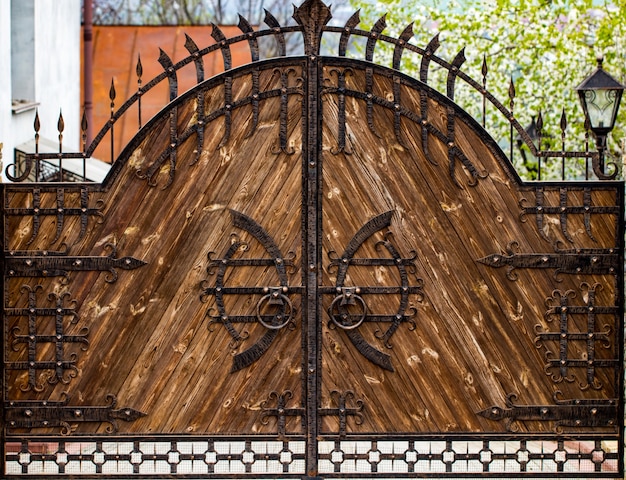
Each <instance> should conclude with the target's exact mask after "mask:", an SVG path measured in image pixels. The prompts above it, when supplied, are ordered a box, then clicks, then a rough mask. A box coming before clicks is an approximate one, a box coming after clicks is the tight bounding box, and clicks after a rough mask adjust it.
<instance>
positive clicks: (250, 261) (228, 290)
mask: <svg viewBox="0 0 626 480" xmlns="http://www.w3.org/2000/svg"><path fill="white" fill-rule="evenodd" d="M230 212H231V217H232V221H233V225H234V226H235V227H237V228H240V229H242V230H245V231H246V232H248V233H249V234H250V235H252V236H253V237H254V238H255V239H256V240H257V241H258V242H259V243H260V244H261V245H262V246H263V247H264V248H265V250H266V251H267V253H268V254H269V255H270V258H234V257H235V254H236V253H237V252H240V251H246V250H247V249H248V245H247V244H246V243H244V242H242V241H240V240H239V237H238V236H237V235H236V234H233V243H232V244H231V245H230V247H229V248H228V250H227V251H226V253H225V254H224V256H223V257H222V258H219V259H214V258H211V257H212V255H213V252H209V254H208V258H209V265H208V267H207V273H208V274H209V275H215V286H214V287H209V286H207V282H208V281H207V280H204V281H203V282H202V283H201V288H202V290H203V291H202V294H201V296H200V298H201V300H202V301H206V299H207V297H209V296H214V297H215V303H216V305H217V313H218V314H217V315H212V314H211V311H210V310H209V312H207V316H208V317H209V318H210V319H211V322H210V324H209V328H212V326H213V325H214V324H217V323H220V324H222V325H224V327H225V328H226V330H227V331H228V333H229V334H230V336H231V337H232V343H231V346H232V347H233V348H237V347H238V346H239V345H240V343H241V342H242V341H243V340H244V339H245V338H246V336H247V334H246V333H241V332H239V331H238V330H237V329H236V328H235V326H234V324H237V323H254V322H258V323H259V324H261V325H263V327H265V329H266V331H265V333H264V335H263V336H262V338H261V339H260V340H259V341H258V342H257V343H255V344H254V345H253V346H251V347H250V348H248V349H247V350H245V351H243V352H240V353H238V354H237V355H235V357H234V359H233V366H232V370H231V371H232V372H236V371H238V370H241V369H242V368H245V367H247V366H249V365H251V364H252V363H254V362H256V361H257V360H258V359H259V358H261V356H262V355H263V354H264V353H265V352H266V351H267V350H268V349H269V347H270V345H271V343H272V342H273V341H274V339H275V338H276V336H277V335H278V331H279V330H281V329H282V328H284V327H289V328H293V327H295V324H294V309H293V305H292V303H291V300H290V298H289V296H288V295H289V294H292V293H295V292H299V291H300V289H295V290H294V288H293V287H289V284H288V280H287V270H286V269H287V268H288V267H293V259H292V258H285V257H284V256H283V254H282V253H281V251H280V249H279V248H278V246H277V245H276V243H275V242H274V240H273V239H272V238H271V236H270V235H269V234H268V233H267V232H266V231H265V230H264V229H263V227H261V226H260V225H259V224H258V223H256V222H255V221H254V220H252V219H251V218H250V217H248V216H246V215H244V214H243V213H240V212H237V211H235V210H231V211H230ZM243 266H257V267H262V266H274V267H275V268H276V272H277V274H278V278H279V285H274V286H265V287H227V286H226V285H225V281H224V277H225V274H226V269H227V268H237V267H243ZM232 294H235V295H237V294H257V295H262V296H261V298H260V299H259V300H258V302H257V305H256V312H255V314H252V315H240V316H230V315H229V314H228V312H227V311H226V306H225V303H224V295H232Z"/></svg>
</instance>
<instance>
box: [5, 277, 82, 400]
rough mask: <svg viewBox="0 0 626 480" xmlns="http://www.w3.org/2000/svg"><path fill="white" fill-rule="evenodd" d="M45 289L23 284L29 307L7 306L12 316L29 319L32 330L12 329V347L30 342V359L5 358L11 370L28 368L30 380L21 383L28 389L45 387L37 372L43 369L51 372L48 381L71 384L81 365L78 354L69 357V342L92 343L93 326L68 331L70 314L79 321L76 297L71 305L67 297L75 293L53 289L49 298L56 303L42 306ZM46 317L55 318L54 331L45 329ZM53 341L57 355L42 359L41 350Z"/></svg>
mask: <svg viewBox="0 0 626 480" xmlns="http://www.w3.org/2000/svg"><path fill="white" fill-rule="evenodd" d="M41 290H43V287H41V286H40V285H37V286H36V287H35V288H31V287H30V286H28V285H23V286H22V288H21V291H22V292H23V293H27V294H28V306H27V307H26V308H5V309H4V314H5V315H6V316H8V317H25V318H27V319H28V332H27V333H26V334H22V329H21V328H20V327H19V326H14V327H13V328H12V329H11V336H12V337H13V340H12V342H11V347H12V348H13V350H14V351H15V352H19V351H20V350H21V348H22V347H21V346H22V345H26V354H27V359H25V360H23V361H15V362H6V361H5V368H6V369H8V370H24V371H27V372H28V378H27V381H26V382H25V383H23V384H22V385H20V390H22V391H24V392H26V391H29V390H33V391H35V392H41V391H43V389H44V387H43V384H42V383H40V382H39V381H38V380H40V379H38V378H37V372H41V371H44V372H48V373H49V374H48V375H47V381H48V383H50V384H55V383H58V382H61V383H64V384H68V383H69V382H70V381H71V379H72V378H74V377H75V376H76V375H77V374H78V368H76V361H77V356H76V354H75V353H72V354H70V355H69V357H68V356H66V353H65V351H64V347H65V345H66V344H72V343H80V344H82V347H81V348H82V349H83V350H86V349H87V346H88V345H89V341H88V340H87V334H88V333H89V328H87V327H83V328H82V329H81V330H80V333H79V334H77V335H67V333H66V325H65V323H66V322H65V318H66V317H70V318H71V323H77V322H78V314H77V312H76V310H75V308H76V300H70V301H69V305H67V303H68V302H67V300H68V299H70V298H71V294H70V293H68V292H66V293H64V294H62V295H57V294H55V293H50V294H49V295H48V299H49V300H50V301H51V302H52V303H53V306H51V307H48V308H42V307H40V306H39V305H38V302H37V292H39V291H41ZM42 318H52V319H54V320H53V322H54V334H52V335H51V334H48V333H46V334H42V333H41V331H40V330H41V328H42V326H41V319H42ZM49 344H52V345H54V352H55V354H54V359H50V360H41V359H40V358H39V357H38V352H39V350H41V349H42V348H45V346H46V345H49Z"/></svg>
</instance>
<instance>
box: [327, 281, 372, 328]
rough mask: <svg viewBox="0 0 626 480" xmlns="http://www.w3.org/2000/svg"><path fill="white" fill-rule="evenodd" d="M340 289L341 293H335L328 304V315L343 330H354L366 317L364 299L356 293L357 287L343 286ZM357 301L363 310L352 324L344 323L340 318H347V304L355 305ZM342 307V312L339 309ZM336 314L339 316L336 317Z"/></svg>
mask: <svg viewBox="0 0 626 480" xmlns="http://www.w3.org/2000/svg"><path fill="white" fill-rule="evenodd" d="M341 291H342V293H341V295H337V296H336V297H335V298H334V299H333V301H332V303H331V304H330V307H329V308H328V315H329V316H330V318H331V320H332V321H333V323H334V324H335V325H337V326H338V327H339V328H341V329H343V330H354V329H355V328H358V327H360V326H361V324H362V323H363V322H364V321H365V318H366V317H367V304H366V303H365V300H363V297H361V296H360V295H358V293H357V292H358V289H356V288H354V287H350V288H347V287H343V288H342V289H341ZM357 302H358V303H360V304H361V309H362V310H363V311H362V312H361V315H360V316H359V318H358V320H357V321H356V322H354V323H352V324H346V323H345V322H343V321H342V320H345V319H347V318H348V313H347V305H356V303H357ZM342 308H343V310H344V312H342V311H341V310H342ZM335 310H336V311H337V313H335ZM338 316H340V317H341V318H337V317H338Z"/></svg>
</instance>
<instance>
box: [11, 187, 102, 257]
mask: <svg viewBox="0 0 626 480" xmlns="http://www.w3.org/2000/svg"><path fill="white" fill-rule="evenodd" d="M42 190H43V192H42ZM47 191H50V189H49V188H44V189H42V188H38V187H37V188H33V189H32V191H31V196H32V206H31V207H28V208H5V211H4V213H5V215H7V216H29V217H32V222H33V226H32V233H31V237H30V239H29V240H28V242H27V243H26V245H30V244H32V243H33V242H34V241H35V238H37V236H38V235H39V229H40V227H41V221H42V218H43V217H49V216H53V217H55V219H56V233H55V236H54V239H53V240H52V241H51V242H50V243H51V244H52V243H55V242H56V241H57V240H58V239H59V238H60V237H61V234H62V232H63V229H64V227H65V220H66V218H67V217H80V231H79V234H78V238H77V239H76V242H78V241H80V240H82V239H83V238H84V236H85V233H86V232H87V225H88V223H89V219H90V218H91V217H96V218H98V220H101V219H103V218H104V216H103V214H102V209H103V208H104V202H103V201H101V200H98V201H97V202H96V204H95V206H91V207H90V206H89V192H88V190H87V188H85V187H82V188H80V190H79V191H77V190H75V189H74V188H55V189H53V190H52V191H54V192H55V193H56V207H55V208H51V207H45V208H44V207H42V205H41V195H42V193H46V192H47ZM75 194H78V195H79V198H80V206H78V205H76V206H70V205H68V203H67V198H66V195H75Z"/></svg>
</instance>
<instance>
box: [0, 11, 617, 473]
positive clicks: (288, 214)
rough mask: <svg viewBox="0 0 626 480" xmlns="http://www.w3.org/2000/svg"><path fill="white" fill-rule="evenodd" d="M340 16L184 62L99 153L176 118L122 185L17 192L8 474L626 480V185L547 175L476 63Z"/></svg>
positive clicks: (112, 181) (8, 308) (140, 154)
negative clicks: (146, 116) (461, 93)
mask: <svg viewBox="0 0 626 480" xmlns="http://www.w3.org/2000/svg"><path fill="white" fill-rule="evenodd" d="M330 18H331V12H330V9H329V8H328V7H327V6H326V5H325V4H323V3H322V2H321V1H320V0H307V1H306V2H304V4H302V5H301V6H300V7H298V8H296V9H295V11H294V19H295V21H296V23H297V25H294V26H291V27H281V26H280V25H278V23H277V22H276V20H275V19H274V18H273V17H272V16H271V15H269V14H268V17H267V18H266V23H267V24H268V25H269V27H270V28H269V29H265V30H259V31H254V30H253V29H252V28H251V27H250V26H249V24H248V23H247V22H246V21H245V20H243V19H242V21H241V23H240V28H241V30H242V35H241V36H240V37H236V38H233V39H226V38H225V37H224V36H223V34H222V33H221V31H220V30H219V28H218V27H213V34H212V35H213V37H214V39H215V41H216V43H215V44H214V45H212V46H210V47H207V48H204V49H202V50H200V49H199V48H198V47H197V46H196V44H195V43H194V42H193V40H191V39H190V38H189V39H188V41H187V45H186V46H187V49H188V50H189V52H190V56H189V57H187V58H186V59H184V60H182V61H180V62H178V63H176V64H174V62H173V61H172V60H170V58H169V57H168V56H167V54H166V53H164V52H161V57H160V59H159V61H160V63H161V64H162V65H163V68H164V72H163V74H162V75H161V76H160V77H157V79H155V81H154V82H152V83H149V84H147V85H146V87H144V88H145V90H142V87H141V86H140V90H139V92H138V93H137V94H136V95H135V96H133V98H131V100H129V102H127V103H126V104H124V105H123V106H122V108H121V109H120V112H121V113H115V114H114V115H113V116H112V120H111V122H110V123H109V124H108V125H107V126H106V127H105V128H104V129H103V132H102V133H101V135H100V136H99V137H98V139H97V140H98V141H99V140H101V138H102V136H103V135H104V134H105V133H107V132H108V131H109V130H111V129H112V128H113V125H114V124H115V122H116V121H117V119H118V118H119V117H120V116H121V115H122V114H123V113H124V112H125V111H126V110H128V108H129V106H130V105H134V104H135V103H136V102H138V101H139V100H140V98H141V96H142V95H143V94H145V92H147V91H148V90H149V88H151V86H152V85H153V84H156V83H158V82H159V81H161V80H162V81H164V82H165V81H167V82H168V85H169V90H170V102H169V103H168V104H167V105H166V107H165V108H164V109H163V110H162V111H161V113H160V114H159V115H157V116H156V117H155V118H153V119H152V120H150V121H149V122H148V123H147V124H146V125H145V126H143V127H142V128H141V130H140V131H139V133H138V134H137V136H136V137H135V138H134V140H133V141H132V142H131V143H130V144H129V145H128V146H127V147H126V149H125V150H124V151H123V153H122V154H121V155H120V157H119V158H118V159H117V161H116V162H115V163H114V165H113V167H112V171H111V173H110V174H109V176H108V177H107V179H106V180H105V182H104V183H103V185H94V184H89V183H16V184H7V185H4V225H5V226H4V239H5V251H4V277H3V278H4V292H5V300H4V324H5V330H4V348H5V361H4V381H5V389H4V419H5V425H4V427H5V428H4V435H5V437H4V447H5V464H4V467H5V468H6V473H5V474H6V475H7V476H11V477H12V476H19V475H23V474H40V475H44V476H45V475H48V474H49V475H59V474H73V475H77V476H80V475H84V476H103V477H106V476H111V477H113V476H116V475H122V476H128V475H131V474H136V475H142V474H143V475H147V476H149V477H150V478H158V477H168V478H169V477H172V476H176V475H181V476H187V477H197V478H205V477H216V478H219V477H221V478H232V477H251V478H254V477H266V478H270V477H271V478H275V477H281V478H283V477H284V478H294V477H296V478H301V477H302V478H309V477H324V478H334V477H368V478H373V477H387V478H390V477H410V476H425V477H440V476H441V477H455V476H456V477H468V476H483V475H484V476H512V475H518V476H520V477H522V476H529V477H531V476H537V477H538V476H542V477H546V476H553V475H554V476H565V477H572V476H578V477H583V476H593V477H594V478H600V477H604V478H607V477H619V476H621V475H622V472H623V466H622V460H621V459H622V456H623V441H622V428H621V425H622V422H621V418H622V416H623V403H622V391H623V381H622V348H621V345H622V331H623V325H622V309H623V304H622V302H623V300H622V296H621V293H620V292H621V291H622V290H623V281H622V278H623V253H622V252H623V244H622V241H623V240H622V239H623V225H622V223H621V221H620V219H621V218H622V216H623V197H622V191H623V183H621V182H616V181H609V180H607V181H595V182H584V183H583V182H558V183H556V182H552V183H549V182H542V183H532V184H525V183H523V182H521V181H520V179H519V177H518V176H517V174H516V173H515V171H514V169H513V168H512V166H511V164H510V162H509V160H508V159H507V158H506V157H505V155H504V154H503V153H502V151H501V150H500V148H499V147H498V146H497V144H496V143H495V141H494V140H493V139H491V138H490V137H489V136H488V135H487V134H486V133H485V131H484V130H483V129H482V127H480V126H479V125H478V124H477V122H476V121H475V120H474V119H473V118H471V117H470V116H469V115H468V114H467V113H466V112H464V111H463V110H462V109H460V108H459V107H458V106H457V105H456V104H455V103H454V101H453V100H454V91H455V83H456V81H457V79H462V80H463V81H464V82H467V83H468V84H469V85H470V86H472V87H477V88H479V93H481V95H483V96H484V97H485V98H486V99H488V100H490V101H492V100H493V97H491V96H490V95H489V94H487V93H486V92H485V91H484V90H482V89H481V88H482V87H480V85H479V84H478V83H477V82H474V81H473V80H471V79H470V78H469V77H467V75H465V74H464V73H463V72H462V71H461V70H460V66H461V64H462V63H463V60H464V59H463V56H462V54H460V55H459V56H457V58H455V60H454V61H453V62H451V63H448V62H446V61H444V60H442V59H440V58H438V57H436V56H435V55H434V52H435V50H436V48H437V46H438V43H437V41H436V39H434V40H433V41H432V42H431V43H430V44H429V45H428V46H427V47H426V48H425V49H420V48H418V47H414V46H412V45H411V44H409V43H408V40H409V39H410V38H411V36H412V31H411V29H410V27H407V29H405V31H404V33H403V34H402V35H401V36H400V37H399V38H397V39H396V38H391V37H387V36H385V35H383V34H382V31H383V29H384V28H385V23H384V19H381V20H379V21H378V22H377V23H376V24H375V26H374V27H373V28H372V30H371V31H363V30H359V29H358V28H357V25H358V22H359V20H358V13H357V14H355V15H354V16H353V17H352V18H351V19H350V21H349V22H348V23H347V24H346V25H345V26H343V27H334V26H331V25H330V24H329V21H330ZM294 32H295V34H297V35H301V38H302V39H303V41H302V45H303V48H304V50H303V52H301V53H302V54H301V55H297V56H291V57H288V56H285V35H288V34H294ZM323 34H324V35H327V36H332V35H334V38H336V40H337V42H338V43H337V44H338V55H337V56H328V55H321V51H320V45H321V41H322V40H321V39H322V35H323ZM266 36H267V37H272V38H273V39H274V40H276V45H277V49H278V52H279V56H278V57H276V58H269V59H261V58H260V56H259V40H261V39H262V37H266ZM354 37H364V38H365V58H364V59H355V58H347V57H346V56H345V54H346V48H347V46H348V44H349V43H350V42H351V39H353V38H354ZM378 41H385V42H389V43H391V44H393V45H394V54H393V64H392V67H393V68H388V67H384V66H380V65H377V64H375V63H373V62H372V60H373V54H374V50H375V47H376V44H377V42H378ZM240 42H244V43H247V44H248V45H249V48H250V57H251V58H250V60H251V61H250V63H248V64H246V65H242V66H239V67H237V68H234V67H233V65H232V63H231V57H230V47H231V45H232V44H235V43H240ZM405 51H407V52H410V53H411V54H416V55H418V56H419V58H421V60H420V61H421V63H420V65H421V69H420V75H419V80H417V79H414V78H411V77H409V76H407V75H405V74H403V73H401V72H400V62H401V58H402V55H403V53H405ZM213 52H215V54H221V56H222V59H223V61H224V67H225V71H224V73H222V74H221V75H218V76H216V77H214V78H210V79H207V80H205V79H204V73H203V72H204V70H203V68H204V67H203V65H204V64H203V58H204V57H205V56H206V55H208V54H211V53H213ZM431 62H436V63H438V64H439V65H440V66H442V67H443V68H444V69H446V70H447V82H446V85H447V91H446V92H445V95H444V94H442V93H439V92H437V91H436V90H435V89H433V88H432V87H430V86H429V85H428V82H427V81H428V72H429V65H430V63H431ZM186 65H189V67H190V68H195V71H196V75H197V79H198V84H197V86H195V87H193V88H192V89H191V90H189V91H187V92H186V93H183V94H180V95H179V94H178V76H177V75H178V73H177V72H178V70H180V69H181V68H183V67H184V66H186ZM113 96H114V95H113ZM494 104H495V103H494ZM496 106H497V108H499V109H500V110H501V111H503V113H507V111H506V109H505V108H504V107H503V106H502V104H500V103H498V104H497V105H496ZM509 113H510V112H509ZM512 122H513V125H514V126H515V128H518V126H519V125H518V124H517V122H516V121H515V120H514V119H513V120H512ZM520 130H521V127H520ZM90 148H94V147H90ZM92 151H93V150H87V151H86V152H85V153H84V154H78V155H77V156H83V157H84V156H87V157H88V156H89V154H91V152H92ZM587 155H588V156H589V157H590V158H592V159H594V158H595V157H594V154H593V153H589V152H587ZM55 158H64V154H59V155H58V156H57V157H55ZM29 160H30V161H31V162H32V164H29V165H27V171H25V173H24V174H22V177H23V178H26V176H27V174H28V170H30V168H31V167H32V165H37V164H38V162H41V161H43V160H46V158H45V156H37V157H32V158H30V159H29ZM596 163H597V162H596ZM11 171H12V170H10V169H9V172H11ZM13 175H14V176H15V177H18V175H17V174H13ZM16 179H18V180H19V178H16ZM59 434H62V435H61V436H59Z"/></svg>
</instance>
